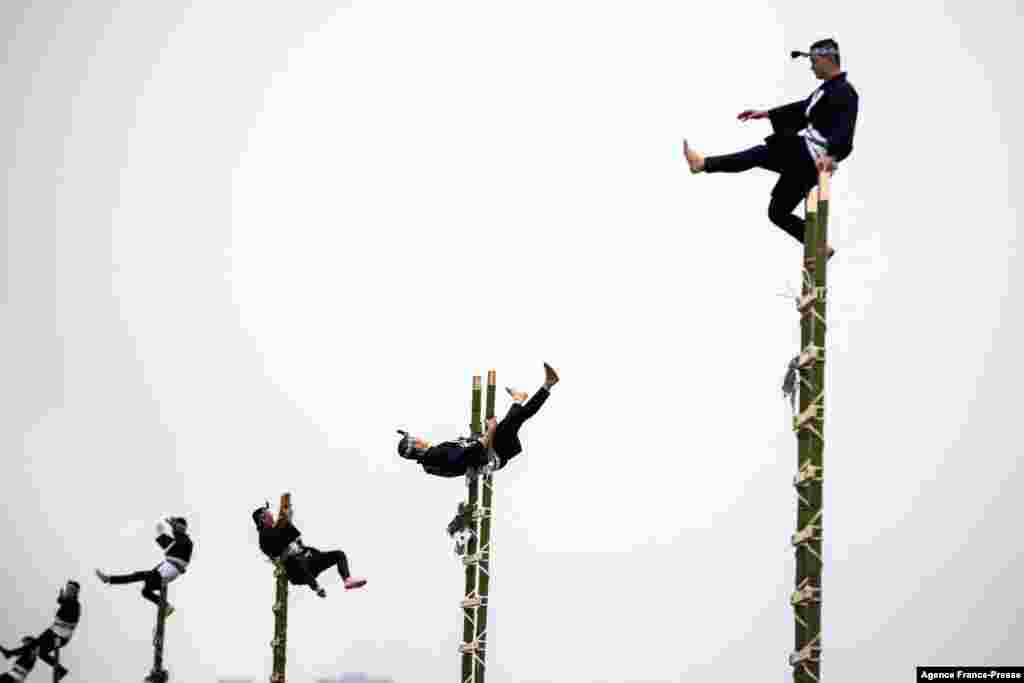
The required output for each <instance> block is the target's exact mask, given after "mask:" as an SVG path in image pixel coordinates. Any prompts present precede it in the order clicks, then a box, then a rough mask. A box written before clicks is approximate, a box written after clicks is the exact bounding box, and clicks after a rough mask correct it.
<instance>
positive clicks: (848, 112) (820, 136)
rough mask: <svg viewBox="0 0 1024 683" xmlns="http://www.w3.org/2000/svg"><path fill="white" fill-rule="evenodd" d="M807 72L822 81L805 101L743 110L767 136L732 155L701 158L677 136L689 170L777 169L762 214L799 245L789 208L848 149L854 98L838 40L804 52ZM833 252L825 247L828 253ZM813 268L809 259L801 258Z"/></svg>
mask: <svg viewBox="0 0 1024 683" xmlns="http://www.w3.org/2000/svg"><path fill="white" fill-rule="evenodd" d="M791 54H792V56H793V57H794V58H796V57H810V60H811V71H813V72H814V75H815V76H816V77H817V78H818V79H820V80H822V81H824V83H822V84H821V85H820V86H819V87H818V88H817V89H816V90H815V91H814V92H813V93H811V95H810V97H808V98H807V99H806V100H800V101H798V102H793V103H792V104H787V105H785V106H782V107H777V108H775V109H769V110H763V111H758V110H753V109H747V110H746V111H744V112H741V113H740V115H739V116H738V117H737V118H739V120H740V121H749V120H752V119H769V120H770V121H771V124H772V130H773V131H774V132H773V133H772V135H770V136H769V137H767V138H765V144H763V145H757V146H756V147H751V148H750V149H746V150H744V151H742V152H737V153H735V154H726V155H723V156H709V157H704V156H702V155H700V154H698V153H697V152H695V151H693V150H692V149H690V145H689V143H688V142H687V141H685V140H684V141H683V153H684V154H685V155H686V162H687V164H688V165H689V167H690V172H691V173H701V172H704V173H742V172H743V171H749V170H750V169H752V168H763V169H767V170H769V171H773V172H775V173H778V174H779V181H778V182H777V183H776V184H775V188H774V189H773V190H772V199H771V203H769V205H768V218H769V220H771V222H772V223H774V224H775V225H777V226H779V227H780V228H782V229H783V230H785V231H786V232H787V233H788V234H789V235H791V236H792V237H793V238H795V239H796V240H797V241H799V242H800V243H801V244H803V241H804V220H803V219H801V218H799V217H798V216H795V215H794V214H793V213H792V211H793V209H794V208H796V207H797V206H798V205H799V204H800V202H801V201H802V200H803V199H804V198H805V197H806V196H807V193H808V192H810V190H811V188H813V187H814V186H815V185H817V184H818V173H831V172H832V171H834V170H835V168H836V166H837V164H838V163H839V162H840V161H842V160H843V159H845V158H846V157H848V156H849V155H850V152H852V151H853V133H854V128H855V127H856V123H857V108H858V102H859V97H858V95H857V91H856V90H854V88H853V86H852V85H850V83H849V81H847V79H846V72H845V71H840V69H839V64H840V57H839V44H838V43H837V42H836V41H834V40H832V39H831V38H827V39H825V40H819V41H817V42H816V43H814V44H813V45H811V49H810V51H809V52H799V51H794V52H793V53H791ZM833 253H835V251H834V250H833V249H832V248H831V247H829V249H828V257H829V258H831V257H832V254H833ZM806 265H807V266H808V267H810V268H813V263H807V264H806Z"/></svg>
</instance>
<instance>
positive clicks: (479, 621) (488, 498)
mask: <svg viewBox="0 0 1024 683" xmlns="http://www.w3.org/2000/svg"><path fill="white" fill-rule="evenodd" d="M497 385H498V380H497V372H496V371H494V370H489V371H488V372H487V415H486V416H487V419H488V420H489V419H491V418H492V417H494V401H495V397H496V394H497V388H498V387H497ZM480 497H481V501H480V510H479V513H480V514H479V515H478V516H479V519H480V550H479V556H480V560H479V562H478V564H477V568H478V571H477V577H478V579H477V585H478V586H479V589H478V590H479V591H480V606H479V607H478V608H477V612H476V642H477V647H478V648H479V649H478V654H477V657H476V666H475V667H474V673H475V678H474V682H473V683H484V669H485V664H486V661H487V605H488V602H489V598H490V591H491V574H490V571H491V519H492V517H493V515H492V510H493V507H492V506H493V501H494V476H493V474H492V473H491V472H490V471H488V472H487V473H486V474H485V475H484V477H483V481H482V489H481V491H480Z"/></svg>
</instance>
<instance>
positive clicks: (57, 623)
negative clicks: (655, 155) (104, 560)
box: [0, 580, 82, 683]
mask: <svg viewBox="0 0 1024 683" xmlns="http://www.w3.org/2000/svg"><path fill="white" fill-rule="evenodd" d="M80 588H81V586H80V584H79V583H78V582H77V581H75V580H69V581H68V582H67V583H66V584H65V586H64V588H62V589H61V590H60V592H59V593H58V594H57V605H58V608H57V615H56V617H55V618H54V620H53V625H52V626H50V627H49V628H47V629H46V630H45V631H43V632H42V633H41V634H39V636H38V637H37V638H28V639H27V642H31V644H32V645H31V647H34V648H36V650H37V651H38V656H39V659H41V660H42V661H44V662H46V663H47V664H49V665H50V666H51V667H52V668H53V680H54V683H57V681H60V680H61V679H62V678H64V677H65V676H66V675H67V674H68V670H67V669H65V668H64V667H63V666H61V664H60V651H61V649H62V648H64V647H65V646H66V645H67V644H68V643H69V642H71V637H72V636H73V635H74V632H75V628H76V627H77V626H78V622H79V620H80V619H81V616H82V605H81V603H80V602H79V600H78V593H79V590H80ZM26 649H28V648H27V647H26V646H25V645H22V647H20V648H17V649H14V650H8V649H7V648H5V647H3V646H2V645H0V654H3V656H4V658H5V659H10V658H11V657H14V656H17V655H20V654H21V653H22V652H23V651H25V650H26Z"/></svg>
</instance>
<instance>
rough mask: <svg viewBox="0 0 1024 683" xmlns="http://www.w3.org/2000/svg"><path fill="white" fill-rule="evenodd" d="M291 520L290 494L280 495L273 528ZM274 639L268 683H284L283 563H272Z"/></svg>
mask: <svg viewBox="0 0 1024 683" xmlns="http://www.w3.org/2000/svg"><path fill="white" fill-rule="evenodd" d="M291 518H292V494H290V493H284V494H282V495H281V505H280V507H279V508H278V511H277V522H276V523H275V526H277V527H282V526H284V525H285V524H287V523H288V522H290V521H291ZM273 611H274V639H273V640H272V641H270V647H271V648H272V650H273V656H274V665H273V666H274V668H273V673H272V674H271V675H270V683H285V668H286V664H287V647H288V573H287V571H285V567H284V563H283V562H277V561H275V562H274V610H273Z"/></svg>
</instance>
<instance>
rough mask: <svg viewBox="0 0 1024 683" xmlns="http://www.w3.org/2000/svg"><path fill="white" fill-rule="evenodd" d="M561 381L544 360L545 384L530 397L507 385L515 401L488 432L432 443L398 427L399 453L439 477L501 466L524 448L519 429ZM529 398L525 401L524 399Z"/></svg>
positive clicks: (490, 424) (491, 425)
mask: <svg viewBox="0 0 1024 683" xmlns="http://www.w3.org/2000/svg"><path fill="white" fill-rule="evenodd" d="M557 383H558V374H557V373H556V372H555V370H554V368H552V367H551V366H550V365H548V364H547V363H544V384H543V385H541V388H540V389H538V390H537V393H535V394H534V395H533V398H531V399H530V400H529V401H526V398H527V396H528V394H527V393H526V392H525V391H516V390H515V389H511V388H508V387H506V389H505V391H507V392H508V393H509V395H510V396H511V397H512V400H513V403H512V406H511V407H510V408H509V410H508V413H507V414H506V415H505V417H504V418H503V419H502V420H501V422H498V421H497V420H496V419H495V418H493V417H492V418H491V419H489V420H488V421H487V432H486V433H485V434H484V435H483V436H482V437H480V438H479V439H472V438H464V437H460V438H459V439H456V440H455V441H445V442H442V443H440V444H437V445H436V446H432V445H431V444H430V442H428V441H427V440H426V439H422V438H419V437H416V436H412V435H411V434H409V433H408V432H406V431H403V430H398V433H399V434H401V435H402V439H401V440H400V441H399V442H398V454H399V455H401V456H402V457H403V458H406V459H407V460H415V461H416V462H418V463H419V464H420V465H421V466H422V467H423V470H424V471H425V472H426V473H427V474H433V475H436V476H439V477H459V476H462V475H464V474H466V471H467V470H468V469H469V468H480V467H483V466H484V465H487V464H488V463H491V465H492V466H493V468H494V469H501V468H502V467H504V466H505V465H506V464H508V461H509V460H511V459H512V458H514V457H515V456H517V455H519V454H520V453H522V452H523V444H522V443H521V442H520V441H519V429H520V428H521V427H522V426H523V423H524V422H526V421H527V420H528V419H529V418H531V417H533V416H534V415H535V414H536V413H537V411H538V410H540V407H541V406H542V405H544V402H545V401H547V400H548V396H550V395H551V387H553V386H555V384H557ZM524 401H526V403H525V404H524V403H523V402H524Z"/></svg>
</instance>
